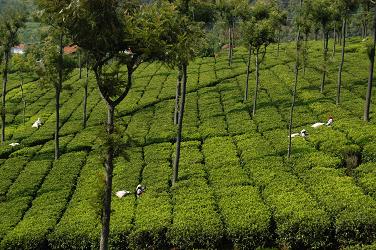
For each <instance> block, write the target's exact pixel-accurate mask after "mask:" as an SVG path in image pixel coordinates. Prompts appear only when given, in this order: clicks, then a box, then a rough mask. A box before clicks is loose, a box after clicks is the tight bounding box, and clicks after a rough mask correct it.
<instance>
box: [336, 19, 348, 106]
mask: <svg viewBox="0 0 376 250" xmlns="http://www.w3.org/2000/svg"><path fill="white" fill-rule="evenodd" d="M346 23H347V20H346V18H343V21H342V51H341V63H340V65H339V69H338V83H337V100H336V104H337V105H339V103H340V97H341V84H342V69H343V63H344V62H345V46H346V36H345V32H346Z"/></svg>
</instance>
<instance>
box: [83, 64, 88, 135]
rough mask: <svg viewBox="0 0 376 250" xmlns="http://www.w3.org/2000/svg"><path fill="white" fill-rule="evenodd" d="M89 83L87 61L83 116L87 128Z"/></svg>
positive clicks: (84, 125)
mask: <svg viewBox="0 0 376 250" xmlns="http://www.w3.org/2000/svg"><path fill="white" fill-rule="evenodd" d="M88 85H89V63H88V62H86V79H85V86H84V102H83V109H84V110H83V117H82V123H83V127H84V128H86V123H87V119H86V117H87V88H88Z"/></svg>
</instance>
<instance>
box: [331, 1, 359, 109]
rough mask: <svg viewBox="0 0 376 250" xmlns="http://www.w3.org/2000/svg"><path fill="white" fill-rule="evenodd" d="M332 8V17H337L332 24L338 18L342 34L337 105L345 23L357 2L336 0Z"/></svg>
mask: <svg viewBox="0 0 376 250" xmlns="http://www.w3.org/2000/svg"><path fill="white" fill-rule="evenodd" d="M333 7H334V11H333V12H334V17H337V18H333V21H334V23H337V20H338V19H339V18H341V19H342V32H341V38H342V51H341V62H340V65H339V68H338V81H337V98H336V104H337V105H338V104H339V103H340V96H341V85H342V70H343V64H344V62H345V46H346V28H347V22H348V19H349V17H350V14H351V13H352V12H354V11H355V10H356V9H357V7H358V1H357V0H336V1H334V3H333ZM334 44H335V42H334Z"/></svg>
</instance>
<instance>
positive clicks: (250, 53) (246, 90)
mask: <svg viewBox="0 0 376 250" xmlns="http://www.w3.org/2000/svg"><path fill="white" fill-rule="evenodd" d="M251 55H252V46H251V45H249V48H248V63H247V78H246V81H245V94H244V102H246V101H247V100H248V86H249V85H248V83H249V72H250V67H251Z"/></svg>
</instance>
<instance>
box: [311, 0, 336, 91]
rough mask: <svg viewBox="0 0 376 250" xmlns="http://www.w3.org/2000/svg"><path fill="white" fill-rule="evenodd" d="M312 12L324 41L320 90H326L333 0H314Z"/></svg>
mask: <svg viewBox="0 0 376 250" xmlns="http://www.w3.org/2000/svg"><path fill="white" fill-rule="evenodd" d="M311 13H312V17H313V20H314V22H315V23H317V24H319V25H320V26H321V31H322V41H323V64H322V76H321V85H320V92H321V93H322V92H323V91H324V85H325V80H326V74H327V63H328V43H329V28H330V23H331V21H332V17H333V15H332V14H333V8H332V1H331V0H313V1H312V5H311Z"/></svg>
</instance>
